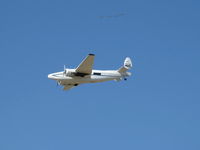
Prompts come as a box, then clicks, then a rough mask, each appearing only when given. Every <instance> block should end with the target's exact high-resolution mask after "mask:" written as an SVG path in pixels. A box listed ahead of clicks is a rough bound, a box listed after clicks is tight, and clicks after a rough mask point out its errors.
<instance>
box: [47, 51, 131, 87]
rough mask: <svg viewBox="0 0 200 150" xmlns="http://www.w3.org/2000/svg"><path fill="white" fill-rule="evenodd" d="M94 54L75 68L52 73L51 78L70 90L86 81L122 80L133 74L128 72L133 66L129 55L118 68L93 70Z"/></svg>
mask: <svg viewBox="0 0 200 150" xmlns="http://www.w3.org/2000/svg"><path fill="white" fill-rule="evenodd" d="M94 57H95V55H94V54H88V56H87V57H86V58H85V59H84V60H83V61H82V62H81V63H80V64H79V65H78V67H77V68H75V69H69V68H65V65H64V71H61V72H56V73H51V74H49V75H48V78H49V79H52V80H56V81H57V85H61V86H64V88H63V90H69V89H71V88H73V87H76V86H78V85H80V84H84V83H97V82H104V81H110V80H115V81H121V80H123V79H124V80H127V78H126V77H129V76H131V73H130V72H127V71H128V70H129V69H131V67H132V62H131V59H130V58H129V57H126V59H125V60H124V65H123V66H122V67H121V68H119V69H117V70H92V68H93V64H94Z"/></svg>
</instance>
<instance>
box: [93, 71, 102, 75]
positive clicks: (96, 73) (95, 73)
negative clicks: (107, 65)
mask: <svg viewBox="0 0 200 150" xmlns="http://www.w3.org/2000/svg"><path fill="white" fill-rule="evenodd" d="M93 75H99V76H100V75H101V73H98V72H94V73H93Z"/></svg>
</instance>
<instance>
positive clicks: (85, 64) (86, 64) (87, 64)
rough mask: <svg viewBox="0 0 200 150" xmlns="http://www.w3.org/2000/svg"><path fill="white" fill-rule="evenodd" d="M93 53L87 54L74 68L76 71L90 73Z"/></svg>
mask: <svg viewBox="0 0 200 150" xmlns="http://www.w3.org/2000/svg"><path fill="white" fill-rule="evenodd" d="M94 56H95V55H94V54H89V55H88V56H87V57H86V58H85V59H84V60H83V61H82V62H81V63H80V65H79V66H78V67H77V68H76V70H75V71H76V72H77V73H83V74H91V73H92V66H93V64H94Z"/></svg>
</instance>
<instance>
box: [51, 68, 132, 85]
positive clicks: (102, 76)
mask: <svg viewBox="0 0 200 150" xmlns="http://www.w3.org/2000/svg"><path fill="white" fill-rule="evenodd" d="M67 72H68V73H67V74H66V75H65V74H63V72H56V73H52V74H49V75H48V78H49V79H52V80H56V81H57V82H58V83H59V84H61V85H78V84H83V83H97V82H104V81H110V80H116V81H119V80H121V79H123V78H125V77H127V76H130V74H131V73H130V72H124V73H120V72H118V71H117V70H92V73H91V75H84V76H81V75H78V76H77V75H76V76H74V75H73V72H75V69H67Z"/></svg>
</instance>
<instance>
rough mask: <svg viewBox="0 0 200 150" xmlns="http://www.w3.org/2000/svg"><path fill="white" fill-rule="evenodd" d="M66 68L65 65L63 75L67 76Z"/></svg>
mask: <svg viewBox="0 0 200 150" xmlns="http://www.w3.org/2000/svg"><path fill="white" fill-rule="evenodd" d="M66 73H67V72H66V67H65V65H64V71H63V75H66Z"/></svg>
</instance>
